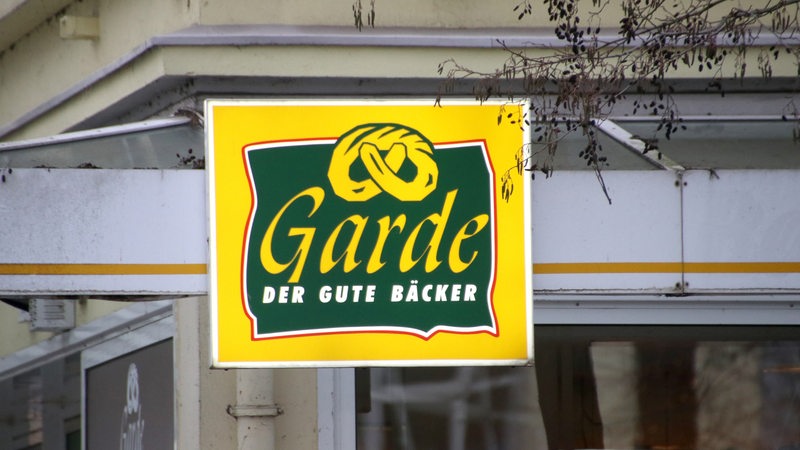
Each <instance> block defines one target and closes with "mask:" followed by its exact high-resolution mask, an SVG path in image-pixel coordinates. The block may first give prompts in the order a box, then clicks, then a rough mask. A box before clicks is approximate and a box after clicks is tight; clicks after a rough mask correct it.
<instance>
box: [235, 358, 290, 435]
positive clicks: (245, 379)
mask: <svg viewBox="0 0 800 450" xmlns="http://www.w3.org/2000/svg"><path fill="white" fill-rule="evenodd" d="M273 376H274V373H273V370H272V369H239V370H237V371H236V404H235V405H231V406H228V414H230V415H231V416H233V417H234V418H235V419H236V436H237V446H236V448H237V449H239V450H274V449H275V417H277V416H278V415H280V414H281V413H282V412H283V411H281V409H280V407H278V405H276V404H275V399H274V395H273V387H274V382H273Z"/></svg>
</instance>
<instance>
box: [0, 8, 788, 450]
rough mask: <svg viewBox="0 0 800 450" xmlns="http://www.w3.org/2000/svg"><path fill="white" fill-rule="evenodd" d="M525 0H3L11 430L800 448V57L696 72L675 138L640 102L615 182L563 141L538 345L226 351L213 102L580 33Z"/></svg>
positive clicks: (541, 214) (65, 443)
mask: <svg viewBox="0 0 800 450" xmlns="http://www.w3.org/2000/svg"><path fill="white" fill-rule="evenodd" d="M512 3H513V2H512ZM512 3H509V4H495V3H492V2H482V1H478V0H468V1H463V0H459V1H455V0H441V1H433V2H432V1H424V0H414V1H407V2H388V1H386V2H379V3H378V4H377V5H376V8H377V25H378V26H377V27H376V28H374V29H373V28H365V29H363V30H361V31H359V30H357V29H356V28H355V27H354V26H353V12H352V10H351V4H350V2H339V3H331V2H325V1H320V0H303V1H268V2H265V1H254V0H239V1H235V2H231V1H222V0H205V1H202V2H200V1H192V0H170V1H152V0H146V1H137V2H125V1H122V0H79V1H70V0H41V1H28V0H7V1H4V2H2V3H1V4H0V174H2V183H0V211H2V216H3V217H2V218H0V223H1V224H2V226H0V230H2V231H1V232H0V236H2V238H0V243H2V245H0V247H1V248H0V294H2V295H0V299H2V300H3V303H2V304H0V323H1V325H0V392H2V398H3V399H5V400H4V401H3V402H2V404H0V448H8V449H14V450H17V449H54V450H55V449H78V448H87V449H97V448H115V447H116V446H120V448H125V449H134V448H179V449H217V448H241V449H256V448H258V449H262V448H264V449H272V448H277V449H329V448H341V449H345V448H362V449H390V448H444V447H447V448H450V449H453V450H455V449H467V448H492V449H501V448H502V449H505V448H508V449H516V448H536V449H539V448H542V449H543V448H551V449H556V448H561V449H566V448H719V449H729V448H742V449H744V448H796V447H797V446H798V445H800V425H798V424H799V423H800V420H798V419H799V418H800V399H798V398H797V391H798V388H800V378H798V371H799V370H800V369H798V367H800V328H798V327H797V324H798V323H799V322H800V312H798V307H797V304H798V303H797V302H798V301H800V231H798V227H797V226H796V224H797V221H798V219H800V204H798V202H797V201H796V200H795V199H794V196H795V193H796V192H797V190H798V188H800V149H799V148H798V147H797V144H796V143H795V142H794V141H795V140H796V139H793V136H794V135H793V130H794V123H793V122H791V121H786V120H782V119H783V118H782V116H783V115H785V114H786V111H789V110H790V109H791V105H793V102H796V101H797V94H796V91H794V90H793V89H795V88H796V86H795V85H796V82H797V70H798V69H797V67H796V66H794V65H793V64H792V63H790V62H786V63H776V64H775V65H774V67H773V75H772V78H771V79H770V80H763V79H762V78H760V76H758V74H754V75H753V77H752V78H748V79H745V80H742V81H741V82H739V81H737V83H735V86H732V87H731V89H730V90H729V91H728V92H726V95H725V96H721V95H719V93H714V92H708V90H707V89H705V88H706V86H705V85H704V81H703V79H702V78H699V75H695V74H694V73H689V72H686V73H678V74H677V75H676V76H675V79H674V84H675V88H676V93H675V95H674V97H675V99H676V101H677V102H678V104H679V105H680V108H679V109H680V112H681V114H682V115H683V117H684V124H685V126H686V129H685V130H682V131H681V132H679V133H677V134H676V135H675V136H674V137H673V138H672V139H671V140H669V141H662V142H661V143H660V146H659V152H658V155H656V154H655V153H653V152H643V150H644V142H645V140H643V139H642V137H648V136H651V135H654V133H655V132H656V129H657V128H658V125H659V121H658V119H657V118H654V117H651V116H648V115H646V114H634V113H633V112H632V110H633V104H632V102H633V101H634V98H633V97H631V98H629V99H627V100H625V101H623V102H620V104H619V105H617V107H615V109H614V111H613V112H611V113H610V115H609V117H608V119H607V120H605V121H603V122H602V123H599V124H598V125H597V130H598V133H599V134H601V136H602V138H601V140H602V143H603V147H604V152H605V153H606V154H607V155H608V158H609V160H610V162H611V165H610V166H609V167H608V169H607V170H606V171H604V175H603V177H604V182H605V183H606V185H607V186H608V188H609V194H610V198H611V202H610V203H609V201H608V200H607V199H606V197H605V196H604V195H603V193H602V190H601V189H600V188H599V186H598V184H597V179H596V176H595V173H594V172H593V171H591V170H585V165H583V162H582V160H580V158H579V156H578V152H579V151H580V150H581V149H582V145H583V144H582V143H581V141H580V137H579V136H568V137H566V138H564V140H563V142H562V144H561V145H562V147H561V151H560V152H559V156H558V157H557V159H556V160H555V161H554V163H553V164H554V167H555V172H554V174H553V176H552V177H549V178H548V177H544V176H543V175H542V176H536V177H535V178H534V179H533V180H532V181H531V183H532V203H531V209H532V216H533V218H532V236H533V238H532V241H533V242H532V246H531V247H532V248H531V249H530V251H531V252H532V255H533V268H532V270H533V285H534V342H535V356H534V361H533V364H532V365H531V366H529V367H483V366H482V367H448V368H419V367H418V368H412V367H393V368H370V369H364V368H355V369H350V368H345V369H341V368H339V369H332V368H325V367H322V368H291V369H230V370H218V369H210V368H209V366H210V361H211V356H210V352H211V350H210V345H211V340H210V337H209V332H210V331H209V330H210V329H211V325H210V321H211V320H212V319H213V318H212V317H211V315H210V312H209V305H208V299H207V296H206V294H207V292H208V277H209V274H208V267H207V258H208V242H207V238H208V223H207V221H208V214H207V211H206V208H207V201H206V197H207V194H206V189H207V180H206V177H205V173H204V172H205V171H204V170H203V169H204V164H205V159H204V157H203V155H204V153H203V148H204V144H205V136H204V128H203V119H204V118H203V103H204V101H205V100H207V99H306V100H308V99H311V100H320V99H409V98H413V99H430V101H431V105H433V102H434V100H435V98H436V95H437V94H438V93H439V92H440V89H441V76H440V75H439V73H438V72H437V67H438V65H439V64H440V63H441V62H442V61H445V60H448V59H451V58H452V59H455V60H457V61H458V62H459V63H462V64H464V65H467V66H470V67H473V68H476V69H479V70H486V71H492V70H493V69H494V68H496V67H500V66H502V65H503V63H504V61H505V58H506V57H507V54H506V53H505V52H504V51H503V50H502V49H501V48H499V47H500V46H501V45H500V44H499V43H500V42H504V43H505V44H507V45H509V46H510V47H515V48H525V49H527V51H530V52H543V51H547V48H548V46H550V45H553V43H554V41H553V38H552V37H551V32H550V30H549V28H547V23H546V21H544V19H537V18H536V16H534V18H533V19H531V20H532V21H533V23H531V22H519V21H518V20H517V18H516V15H515V14H514V12H513V8H514V6H515V4H512ZM604 14H605V16H604V18H603V20H604V21H606V20H607V21H608V23H609V24H610V25H608V26H609V27H612V28H613V27H614V26H615V24H616V23H617V22H618V20H616V19H615V12H614V11H613V8H609V11H606V12H605V13H604ZM537 21H540V22H537ZM523 25H524V27H523ZM765 46H766V47H767V48H768V43H765ZM750 57H751V58H753V59H754V62H753V64H752V67H756V66H757V62H756V61H755V60H756V59H757V58H758V52H755V51H754V52H752V53H751V54H750ZM471 93H472V85H471V82H470V81H464V82H463V83H456V85H455V86H454V87H453V92H452V95H453V96H462V97H468V98H469V97H471ZM637 98H638V97H637ZM787 108H788V109H787Z"/></svg>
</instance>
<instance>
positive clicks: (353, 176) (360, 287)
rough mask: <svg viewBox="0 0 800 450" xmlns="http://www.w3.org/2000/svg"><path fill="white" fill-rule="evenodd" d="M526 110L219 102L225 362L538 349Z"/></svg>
mask: <svg viewBox="0 0 800 450" xmlns="http://www.w3.org/2000/svg"><path fill="white" fill-rule="evenodd" d="M526 111H527V105H525V104H516V103H514V104H508V103H483V104H479V103H477V102H472V101H459V102H449V103H447V102H446V103H444V104H443V106H434V104H433V102H432V101H377V100H376V101H297V100H292V101H222V100H212V101H208V102H207V104H206V126H207V140H208V142H207V164H206V165H207V168H208V174H209V195H210V220H211V223H210V255H211V260H210V271H209V272H210V273H209V277H210V279H211V286H210V289H209V294H210V301H211V311H212V324H211V328H212V330H211V331H212V353H213V354H212V358H213V364H214V366H215V367H300V366H379V365H380V366H384V365H466V364H524V363H528V362H529V361H530V360H531V359H532V356H533V355H532V352H533V350H532V349H533V322H532V302H531V292H532V288H531V285H530V278H531V273H530V267H531V263H530V236H529V234H530V219H529V198H528V183H527V180H525V178H524V175H523V174H522V173H521V172H520V171H518V170H517V162H516V161H517V159H516V155H518V154H519V152H520V151H524V149H525V146H526V145H527V144H528V129H527V125H526V121H525V113H526ZM510 186H513V187H514V191H513V193H512V191H511V190H510V189H509V187H510Z"/></svg>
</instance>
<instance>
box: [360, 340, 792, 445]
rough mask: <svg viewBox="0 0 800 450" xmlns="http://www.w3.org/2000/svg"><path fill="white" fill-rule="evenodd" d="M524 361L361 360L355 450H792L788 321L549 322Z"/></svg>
mask: <svg viewBox="0 0 800 450" xmlns="http://www.w3.org/2000/svg"><path fill="white" fill-rule="evenodd" d="M535 340H536V367H535V369H534V368H525V367H457V368H416V369H411V368H385V369H372V370H371V371H370V372H371V373H370V378H371V379H370V382H371V410H370V412H369V413H365V414H360V415H359V419H358V444H359V448H361V449H370V450H371V449H451V450H456V449H521V448H525V449H578V448H609V449H612V448H613V449H676V450H677V449H719V450H732V449H781V450H789V449H795V450H796V449H800V330H798V329H797V328H793V327H772V328H765V327H761V328H757V327H554V326H547V327H545V326H542V327H538V328H537V330H536V338H535Z"/></svg>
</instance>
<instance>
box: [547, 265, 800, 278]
mask: <svg viewBox="0 0 800 450" xmlns="http://www.w3.org/2000/svg"><path fill="white" fill-rule="evenodd" d="M681 272H684V273H800V262H687V263H680V262H611V263H541V264H534V265H533V273H534V274H536V275H554V274H580V273H587V274H589V273H681Z"/></svg>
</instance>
